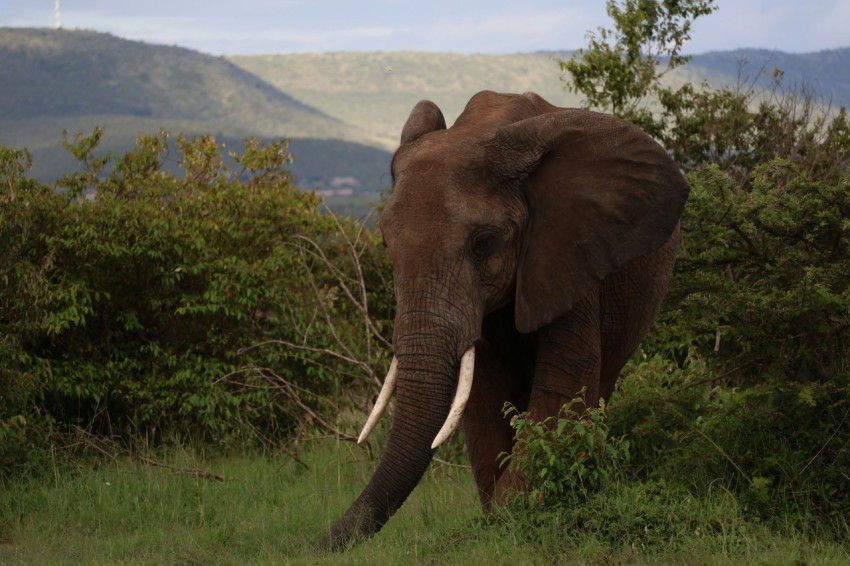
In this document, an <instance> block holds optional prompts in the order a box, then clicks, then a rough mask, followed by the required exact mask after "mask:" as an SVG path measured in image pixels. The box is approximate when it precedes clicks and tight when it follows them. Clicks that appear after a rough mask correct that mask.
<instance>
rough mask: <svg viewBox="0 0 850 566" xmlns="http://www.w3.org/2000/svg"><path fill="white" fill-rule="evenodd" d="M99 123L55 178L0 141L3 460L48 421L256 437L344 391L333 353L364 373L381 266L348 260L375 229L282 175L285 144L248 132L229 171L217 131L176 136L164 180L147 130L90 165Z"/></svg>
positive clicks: (161, 155) (384, 296)
mask: <svg viewBox="0 0 850 566" xmlns="http://www.w3.org/2000/svg"><path fill="white" fill-rule="evenodd" d="M100 135H101V132H100V131H99V130H96V131H95V132H94V133H93V134H92V135H91V136H77V137H76V139H75V140H74V141H73V142H68V148H69V150H70V151H72V152H73V153H74V155H75V156H76V157H77V158H78V159H79V160H80V161H81V162H82V163H83V165H84V167H83V170H82V171H81V172H78V173H74V174H71V175H67V176H66V177H64V178H63V179H62V180H61V181H59V182H58V183H57V185H56V188H55V189H54V187H50V186H48V185H43V184H41V183H38V182H36V181H33V180H31V179H29V178H27V177H26V176H25V175H24V173H25V169H26V166H27V165H28V157H27V155H26V152H24V151H17V150H7V149H4V150H3V151H2V153H0V180H2V182H0V202H2V203H3V205H4V214H3V217H2V224H0V234H2V239H3V241H4V242H7V243H8V244H7V245H6V246H5V247H4V248H3V249H2V251H0V268H2V282H3V292H2V298H0V308H2V310H0V328H2V336H3V338H2V342H0V348H2V354H3V359H4V363H3V364H2V367H0V372H2V379H0V401H2V405H0V411H2V413H0V416H2V418H3V420H0V439H2V440H3V443H2V445H0V454H2V458H0V463H1V464H2V467H0V474H2V475H6V476H11V475H13V474H14V473H16V472H19V471H20V470H22V469H26V468H28V467H32V466H37V465H40V464H41V462H40V461H39V457H40V456H43V454H44V449H45V448H46V441H47V439H48V433H49V431H50V430H51V427H52V429H53V430H54V431H56V432H64V433H74V431H75V430H76V428H77V427H80V426H82V427H84V428H85V430H87V431H89V432H92V433H96V434H100V435H119V436H121V437H122V438H127V439H139V440H145V441H151V442H159V440H160V439H163V438H170V437H172V436H176V437H178V438H189V437H190V436H191V437H192V438H195V439H196V440H203V441H206V442H211V443H212V444H213V445H219V446H228V445H231V444H233V443H234V442H236V441H238V442H239V443H240V445H245V444H246V443H247V444H248V445H250V444H252V443H253V444H258V443H263V442H267V440H265V439H266V438H280V437H282V436H285V435H287V434H288V433H289V432H291V431H292V430H293V429H295V428H296V427H297V426H299V423H300V420H301V416H302V415H303V413H304V411H305V410H307V411H310V410H312V409H315V408H316V406H317V403H318V402H319V401H318V399H319V397H318V396H322V397H327V396H328V394H329V393H331V392H332V391H336V390H338V388H340V387H341V386H345V387H346V388H350V387H352V386H355V387H356V384H357V376H356V375H354V374H353V372H355V371H356V368H354V369H352V368H351V367H349V364H347V363H345V362H346V361H350V360H352V359H354V358H356V359H358V360H362V361H363V362H364V363H366V362H368V363H369V366H368V367H364V368H362V369H361V370H359V371H361V373H362V372H363V371H365V372H366V373H365V375H366V376H367V377H368V378H373V377H374V376H373V374H372V373H371V372H372V369H371V368H372V367H376V366H377V365H378V364H379V363H380V361H381V359H382V356H383V354H382V351H378V350H376V349H375V347H374V343H379V342H378V341H380V340H384V338H383V335H382V334H381V332H382V331H383V327H381V328H378V327H368V328H367V330H369V335H368V336H362V334H363V329H364V326H363V325H362V324H359V323H358V322H357V321H358V320H359V319H361V318H362V315H363V314H368V313H369V311H368V308H369V304H367V303H366V299H365V296H364V292H365V286H366V285H368V286H369V287H370V291H371V296H370V304H371V305H372V307H373V308H377V309H378V310H377V311H376V312H377V313H378V314H377V316H378V318H376V319H375V320H377V321H380V320H383V319H384V318H386V317H387V316H388V315H387V309H388V308H389V307H388V305H389V302H390V301H389V296H390V291H389V286H388V285H387V284H386V283H385V280H384V279H383V277H385V275H384V274H383V271H385V268H384V267H382V266H385V265H386V262H385V261H383V260H381V259H379V258H375V259H374V260H371V261H369V262H368V263H366V264H364V265H363V266H361V265H360V263H359V258H360V257H361V256H363V255H365V256H366V257H372V256H373V255H374V251H373V250H374V248H375V245H374V236H372V235H370V234H368V233H366V232H364V231H363V229H362V227H360V226H358V225H354V224H351V223H349V222H343V221H342V220H340V219H338V218H336V217H334V216H331V215H327V214H322V212H321V210H320V209H319V201H318V200H317V199H316V198H315V197H313V196H311V195H309V194H306V193H303V192H301V191H299V190H297V189H295V188H294V187H293V186H292V185H291V183H290V178H289V177H288V175H287V172H286V169H285V166H286V164H287V163H288V162H289V161H290V157H289V155H288V153H287V152H286V145H285V143H282V142H278V143H274V144H271V145H268V146H262V145H260V144H258V143H257V142H256V141H254V140H248V141H246V142H245V149H244V152H242V153H241V154H234V155H233V156H232V157H233V161H234V163H236V164H238V166H239V167H240V169H239V170H230V168H229V167H228V166H227V165H226V164H225V162H224V161H223V160H222V159H221V156H220V147H219V146H218V144H217V143H216V141H215V139H214V138H212V137H198V138H194V139H187V138H183V137H178V139H177V142H176V145H177V147H178V148H179V157H178V163H179V165H180V167H181V169H182V174H181V175H179V176H178V175H173V174H170V173H167V172H165V171H163V170H162V165H163V162H164V160H165V158H166V155H167V152H168V143H167V138H168V134H167V133H164V132H161V133H160V134H158V135H156V136H141V137H140V138H139V140H138V143H137V145H136V148H135V149H134V150H133V151H132V152H129V153H127V154H125V155H124V156H123V157H120V158H118V159H116V160H115V161H114V164H113V165H114V167H113V168H112V170H111V172H110V173H109V174H105V173H104V170H105V168H106V166H107V164H108V163H109V162H110V156H108V155H98V154H97V153H96V151H97V143H98V140H99V138H100ZM56 189H58V190H56ZM330 257H333V258H337V259H336V260H335V263H334V268H335V271H334V272H333V273H329V272H327V271H325V270H323V269H321V267H323V266H324V265H325V264H327V263H328V262H329V261H330V259H329V258H330ZM376 269H377V270H380V271H375V270H376ZM351 281H353V282H354V283H356V284H357V285H359V286H360V287H354V286H353V283H352V282H351ZM343 292H345V293H348V295H344V294H343ZM358 301H360V302H358ZM370 323H371V320H370ZM329 324H333V328H332V332H328V325H329ZM372 335H374V336H372ZM357 336H359V337H357ZM305 344H308V345H309V348H300V347H299V346H301V345H305ZM334 348H337V350H333V349H334ZM339 348H344V350H343V351H342V353H339V354H337V356H336V357H333V356H330V355H329V354H327V352H331V351H333V352H337V351H338V349H339Z"/></svg>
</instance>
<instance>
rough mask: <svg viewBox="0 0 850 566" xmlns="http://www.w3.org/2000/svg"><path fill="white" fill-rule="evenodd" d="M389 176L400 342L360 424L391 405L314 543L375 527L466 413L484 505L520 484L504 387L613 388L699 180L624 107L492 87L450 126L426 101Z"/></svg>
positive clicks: (649, 312)
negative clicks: (509, 457)
mask: <svg viewBox="0 0 850 566" xmlns="http://www.w3.org/2000/svg"><path fill="white" fill-rule="evenodd" d="M391 178H392V192H391V194H390V196H389V198H388V200H387V202H386V205H385V208H384V210H383V212H382V214H381V218H380V229H381V232H382V234H383V238H384V243H385V245H386V247H387V250H388V253H389V257H390V259H391V262H392V269H393V275H394V287H395V289H394V290H395V299H396V315H395V326H394V329H393V350H394V358H393V362H392V364H391V366H390V371H389V373H388V375H387V378H386V380H385V382H384V388H383V390H382V391H381V393H380V394H379V396H378V399H377V401H376V404H375V409H374V410H373V412H372V415H371V416H370V417H369V419H368V421H367V425H366V427H365V428H364V432H363V434H361V438H360V441H363V440H364V438H365V436H366V435H367V434H368V433H369V431H370V430H371V428H372V427H373V426H374V424H375V422H376V421H377V419H378V417H379V416H380V413H381V412H382V411H383V408H384V407H386V404H387V402H388V401H389V399H390V395H391V394H392V392H393V390H395V393H396V406H395V410H394V417H393V422H392V425H391V427H390V431H389V438H388V440H387V446H386V448H385V450H384V453H383V455H382V457H381V460H380V462H379V463H378V466H377V468H376V470H375V472H374V474H373V475H372V477H371V479H370V481H369V482H368V484H367V486H366V487H365V488H364V489H363V491H362V493H361V494H360V496H359V497H358V498H357V499H356V501H355V502H354V503H353V504H352V505H351V507H350V508H349V509H348V511H347V512H346V513H345V514H344V515H343V516H342V517H341V518H340V519H339V520H338V521H337V523H336V524H335V525H333V526H332V527H331V528H330V530H329V531H328V532H327V533H326V534H325V535H324V537H323V538H322V539H321V540H320V541H319V542H318V545H317V546H318V547H319V548H320V549H328V550H343V549H345V548H347V547H348V546H349V545H351V544H353V543H354V542H356V541H358V540H362V539H364V538H366V537H369V536H371V535H372V534H374V533H375V532H377V531H378V530H379V529H380V528H381V527H382V526H383V525H384V524H385V523H386V521H387V520H388V519H389V517H390V516H391V515H392V514H393V513H394V512H395V511H396V510H397V509H398V508H399V507H400V506H401V505H402V503H403V502H404V501H405V499H406V498H407V497H408V495H409V494H410V493H411V492H412V491H413V489H414V488H415V487H416V485H417V483H418V482H419V480H420V479H421V477H422V475H423V474H424V472H425V470H426V469H427V467H428V465H429V463H430V461H431V459H432V456H433V454H434V450H435V449H436V447H437V446H438V445H439V444H440V443H441V442H442V441H444V440H445V439H446V438H447V437H448V436H449V435H450V434H451V433H452V432H453V431H454V430H455V429H456V428H457V427H458V426H459V425H460V423H461V422H462V426H463V432H464V436H465V441H466V446H467V451H468V455H469V459H470V462H471V465H472V470H473V474H474V477H475V482H476V484H477V488H478V493H479V497H480V500H481V503H482V504H483V506H484V509H485V510H491V509H493V508H494V507H495V506H498V505H499V504H500V503H502V502H503V501H504V499H505V496H506V494H508V493H509V491H510V489H511V488H512V487H515V486H518V485H521V483H522V480H521V478H518V477H517V476H516V473H515V472H514V471H513V470H512V468H510V467H507V468H505V467H502V466H500V464H499V462H498V456H499V454H501V453H503V452H510V451H511V447H512V445H513V442H515V439H514V434H513V432H514V431H513V429H512V428H511V426H510V423H509V421H508V419H507V418H506V417H505V416H504V414H503V406H504V404H505V402H510V403H512V404H513V405H514V406H515V407H516V408H517V409H518V410H519V411H522V412H525V411H528V412H529V413H530V414H531V416H532V418H534V419H544V418H546V417H549V416H553V415H557V414H558V412H559V410H560V409H561V408H562V406H563V405H564V404H565V403H567V402H569V401H571V400H573V399H574V398H576V397H577V396H579V394H580V393H583V395H584V401H583V402H584V403H585V405H586V406H589V407H590V406H597V405H598V403H599V400H600V399H607V398H609V396H610V395H611V393H612V391H613V389H614V384H615V381H616V379H617V377H618V374H619V373H620V371H621V369H622V368H623V366H624V365H625V364H626V362H627V361H628V359H629V358H630V357H631V356H632V355H633V353H634V352H635V350H636V349H637V347H638V345H639V343H640V341H641V340H642V339H643V337H644V335H645V334H646V332H647V331H648V329H649V326H650V324H651V322H652V321H653V320H654V318H655V316H656V314H657V311H658V309H659V306H660V303H661V300H662V298H663V296H664V294H665V292H666V290H667V285H668V281H669V279H670V277H671V274H672V271H673V267H674V262H675V256H676V252H677V249H678V245H679V232H680V224H679V218H680V216H681V213H682V210H683V208H684V205H685V201H686V200H687V198H688V193H689V190H690V188H689V186H688V183H687V181H686V180H685V179H684V177H683V176H682V174H681V172H680V170H679V168H678V167H677V166H676V164H675V163H674V162H673V160H672V159H671V158H670V156H669V155H668V154H667V152H666V151H665V150H664V149H663V148H662V147H661V146H659V145H658V144H657V143H656V142H655V141H654V140H653V139H652V138H651V137H649V136H648V135H647V134H646V133H644V132H643V131H642V130H640V129H639V128H638V127H637V126H635V125H633V124H631V123H630V122H627V121H625V120H622V119H619V118H616V117H614V116H611V115H607V114H603V113H597V112H592V111H589V110H581V109H568V108H560V107H557V106H554V105H552V104H550V103H548V102H547V101H545V100H544V99H543V98H541V97H540V96H538V95H536V94H534V93H526V94H522V95H519V94H501V93H495V92H491V91H483V92H479V93H478V94H476V95H474V96H473V97H472V98H471V99H470V100H469V102H468V103H467V105H466V107H465V108H464V110H463V112H462V113H461V114H460V115H459V117H458V118H457V120H456V121H455V123H454V124H453V125H452V126H451V127H450V128H447V127H446V121H445V119H444V117H443V113H442V112H441V110H440V109H439V107H438V106H437V105H436V104H434V103H433V102H431V101H428V100H423V101H420V102H419V103H417V104H416V106H415V107H414V108H413V110H412V111H411V113H410V115H409V117H408V119H407V121H406V123H405V124H404V127H403V129H402V132H401V140H400V145H399V148H398V150H397V151H396V153H395V154H394V155H393V158H392V161H391Z"/></svg>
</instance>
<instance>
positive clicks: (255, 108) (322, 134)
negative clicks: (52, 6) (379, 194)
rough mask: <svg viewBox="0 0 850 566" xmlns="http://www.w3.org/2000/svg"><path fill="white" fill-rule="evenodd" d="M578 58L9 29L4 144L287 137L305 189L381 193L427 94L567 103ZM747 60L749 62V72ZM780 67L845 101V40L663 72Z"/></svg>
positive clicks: (4, 43)
mask: <svg viewBox="0 0 850 566" xmlns="http://www.w3.org/2000/svg"><path fill="white" fill-rule="evenodd" d="M571 53H572V52H571V51H567V50H565V51H562V52H555V51H538V52H533V53H518V54H508V55H486V54H478V55H468V54H460V53H428V52H417V51H405V52H398V51H388V52H359V53H352V52H336V53H299V54H277V55H252V56H239V57H223V56H222V57H216V56H212V55H208V54H204V53H200V52H197V51H194V50H191V49H187V48H183V47H178V46H167V45H152V44H148V43H144V42H141V41H135V40H128V39H123V38H120V37H117V36H114V35H111V34H106V33H100V32H95V31H87V30H52V29H19V28H0V68H2V69H3V71H2V72H0V143H3V144H5V145H8V146H12V147H24V146H26V147H28V148H29V149H30V150H31V151H32V153H33V156H34V160H35V163H36V167H35V169H34V174H35V175H36V176H38V177H39V178H43V179H50V178H56V177H58V176H60V175H61V174H62V173H64V172H67V171H70V170H72V169H73V168H74V166H75V163H74V161H73V159H72V158H71V156H70V155H68V154H67V152H64V151H62V150H61V149H60V141H61V135H62V131H63V130H67V131H69V132H71V133H74V132H84V133H85V132H90V131H91V130H92V129H93V128H94V127H95V126H102V127H104V128H105V131H106V133H105V135H104V140H103V143H102V149H103V150H104V151H119V152H120V151H124V150H126V149H128V148H129V147H130V146H132V144H133V142H134V140H135V138H136V137H137V136H138V134H139V133H140V132H143V131H144V132H156V131H158V130H159V129H166V130H169V131H171V132H174V133H176V132H182V133H185V134H187V135H194V134H213V135H216V136H217V137H219V138H220V139H223V140H224V139H226V140H228V145H229V146H231V143H230V142H231V141H232V140H234V139H239V138H244V137H246V136H257V137H261V138H272V139H279V138H281V137H287V138H291V139H292V144H291V149H292V152H293V155H294V156H295V162H294V163H293V164H292V170H293V173H295V174H296V176H297V177H299V178H300V180H301V181H302V183H304V182H309V183H313V186H316V187H318V188H322V187H323V184H325V185H326V184H330V183H331V182H332V181H333V180H334V179H338V178H341V177H343V178H344V177H349V176H351V177H357V179H356V181H357V183H354V186H359V187H360V189H358V190H361V191H365V192H367V193H373V192H374V191H376V190H377V189H379V188H382V187H385V186H386V185H387V184H388V182H389V181H388V178H389V177H388V175H387V171H388V166H389V165H388V164H389V158H390V153H389V152H391V151H393V150H394V149H395V147H396V145H397V143H398V134H399V132H400V131H401V127H402V125H403V124H404V121H405V120H406V118H407V115H408V113H409V112H410V109H411V108H412V107H413V105H414V104H416V102H418V101H419V100H420V99H422V98H429V99H431V100H434V101H435V102H437V103H438V104H439V105H440V107H441V108H442V109H443V112H444V114H445V115H446V118H447V121H448V122H449V123H451V122H452V121H453V120H454V118H455V117H456V116H457V115H458V114H459V113H460V112H461V111H462V109H463V107H464V106H465V104H466V101H467V100H468V99H469V97H470V96H472V95H473V94H474V93H475V92H477V91H479V90H485V89H489V90H501V91H505V92H524V91H534V92H537V93H538V94H540V95H541V96H543V97H544V98H547V99H548V100H549V101H550V102H552V103H553V104H557V105H559V106H580V105H581V100H580V98H579V97H578V96H577V95H574V94H572V93H569V92H568V91H566V89H565V86H566V84H565V83H564V81H563V80H562V77H561V75H562V72H561V71H560V68H559V66H558V59H565V58H567V57H569V56H570V55H571ZM741 60H747V61H749V63H748V64H747V65H744V72H743V74H742V73H741V72H740V71H739V61H741ZM774 66H776V67H779V68H782V69H783V70H784V71H785V80H786V84H788V85H794V84H797V83H799V82H802V81H804V80H805V81H809V82H811V83H812V84H814V85H815V88H816V92H818V91H819V92H822V93H823V94H824V95H825V98H826V99H827V101H830V100H831V101H832V102H833V104H834V105H836V106H838V105H842V104H843V105H845V106H847V105H848V104H850V48H840V49H835V50H825V51H821V52H813V53H809V54H788V53H783V52H777V51H771V50H763V49H740V50H734V51H724V52H709V53H706V54H700V55H696V56H694V58H693V60H692V62H691V63H690V64H689V65H687V66H685V67H683V68H680V69H677V70H675V71H674V72H673V73H671V74H670V76H669V79H667V80H670V81H673V82H674V83H676V82H678V83H683V82H685V81H690V82H702V81H703V80H706V81H708V82H709V83H710V84H712V86H718V85H719V84H723V83H727V84H728V83H734V81H736V80H738V81H740V80H741V79H742V77H746V78H747V79H748V80H752V81H753V82H756V83H758V84H760V85H762V84H763V85H768V86H769V84H770V83H771V81H772V80H773V78H772V76H773V73H772V68H773V67H774ZM763 71H764V72H763ZM768 71H771V72H768ZM750 77H752V78H750Z"/></svg>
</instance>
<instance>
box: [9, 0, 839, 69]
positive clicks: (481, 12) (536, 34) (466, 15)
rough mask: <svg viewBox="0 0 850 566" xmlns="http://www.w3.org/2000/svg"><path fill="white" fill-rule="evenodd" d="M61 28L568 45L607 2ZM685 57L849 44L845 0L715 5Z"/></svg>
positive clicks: (315, 46)
mask: <svg viewBox="0 0 850 566" xmlns="http://www.w3.org/2000/svg"><path fill="white" fill-rule="evenodd" d="M54 1H55V0H0V27H7V26H11V27H50V26H53V24H54ZM61 2H62V3H61V17H62V26H63V27H64V28H67V29H74V28H83V29H93V30H97V31H106V32H110V33H112V34H115V35H118V36H120V37H124V38H128V39H139V40H143V41H147V42H151V43H164V44H174V45H181V46H184V47H189V48H192V49H197V50H199V51H203V52H205V53H210V54H213V55H222V54H257V53H289V52H325V51H379V50H380V51H397V50H424V51H455V52H461V53H516V52H527V51H537V50H565V49H574V48H577V47H581V46H582V45H584V44H585V43H586V41H585V35H586V32H587V31H588V30H594V29H596V28H597V27H598V26H600V25H609V20H608V18H607V15H606V13H605V1H604V0H203V1H198V0H192V1H190V0H137V1H135V2H132V1H130V0H61ZM715 4H716V5H717V6H719V11H717V12H715V13H714V14H712V15H711V16H707V17H704V18H702V19H701V20H698V21H697V23H696V25H695V29H694V31H693V34H692V37H693V40H692V41H691V43H690V44H689V46H688V48H687V51H688V52H691V53H703V52H706V51H713V50H727V49H734V48H737V47H762V48H767V49H775V50H779V51H787V52H792V53H807V52H812V51H820V50H822V49H833V48H836V47H848V46H850V0H716V2H715Z"/></svg>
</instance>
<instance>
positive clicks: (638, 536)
mask: <svg viewBox="0 0 850 566" xmlns="http://www.w3.org/2000/svg"><path fill="white" fill-rule="evenodd" d="M298 459H299V460H300V462H299V461H296V459H295V458H293V457H292V456H288V455H286V454H283V453H279V454H274V455H256V454H243V455H232V456H224V457H223V456H216V457H214V456H209V457H205V456H204V455H203V454H201V453H197V452H192V451H188V450H185V449H178V450H173V451H172V452H171V453H170V454H169V455H167V456H164V457H160V458H159V461H161V462H163V463H164V464H166V465H167V467H157V466H152V465H150V464H145V463H141V462H140V461H139V460H131V459H118V460H112V461H108V462H107V461H100V462H99V463H98V462H95V463H90V464H87V465H79V466H77V467H75V468H70V469H61V470H60V468H59V467H57V468H56V471H55V473H54V475H53V476H52V477H49V478H43V479H41V480H38V481H35V480H31V481H18V482H12V483H10V484H7V485H4V486H3V489H2V492H0V564H75V565H76V564H98V565H99V564H204V565H214V564H317V563H326V562H331V563H334V564H379V563H380V564H436V563H439V564H688V565H692V564H846V563H848V560H850V554H848V549H846V548H842V547H840V546H838V545H835V544H830V543H827V542H823V541H818V540H817V539H810V538H807V537H803V536H802V535H799V534H794V532H793V531H791V530H789V531H788V533H785V534H783V533H777V532H775V531H772V530H770V529H768V528H766V527H764V526H760V525H759V524H757V523H754V522H751V521H749V520H748V519H747V513H746V511H745V510H744V509H743V508H742V507H741V506H740V505H739V504H738V503H737V502H736V501H735V499H734V498H733V497H732V496H731V495H729V494H727V493H726V492H724V491H722V490H718V491H717V492H716V493H714V494H713V495H712V496H711V497H709V498H706V499H704V500H700V501H697V500H694V499H693V498H692V497H690V496H689V495H687V494H685V493H680V492H677V491H675V490H665V489H660V488H659V486H657V485H656V486H649V487H647V486H644V485H642V484H633V485H625V486H619V487H618V488H617V489H614V490H610V491H609V492H608V493H603V494H600V495H599V497H597V498H594V499H593V500H591V501H590V502H588V504H587V507H586V508H585V509H580V510H577V511H575V512H574V513H573V514H572V515H568V516H562V515H560V516H553V517H548V518H547V517H545V516H542V517H541V516H537V517H536V518H535V519H534V520H533V521H531V522H529V521H527V520H524V519H523V515H522V513H520V512H515V513H513V514H512V513H510V512H504V513H502V514H501V515H499V516H498V517H491V518H486V517H484V516H483V514H482V512H481V510H480V506H479V505H478V501H477V496H476V494H475V488H474V485H473V482H472V479H471V474H470V472H469V471H468V470H467V469H464V468H458V467H448V466H439V465H435V466H433V467H432V468H431V470H430V471H429V472H428V473H427V474H426V477H425V478H424V479H423V481H422V483H421V484H420V485H419V487H418V488H417V490H416V491H415V492H414V494H413V495H412V496H411V498H410V500H409V501H408V502H407V503H406V504H405V506H404V507H403V508H402V509H401V510H400V511H399V512H398V514H397V515H396V516H395V517H394V518H393V519H392V520H391V521H390V523H389V524H388V525H387V527H386V528H385V529H383V530H382V531H381V532H380V533H379V534H378V535H377V536H376V537H374V538H373V539H372V540H369V541H367V542H365V543H364V544H362V545H360V546H358V547H356V548H354V549H352V550H350V551H349V552H347V553H345V554H342V555H336V556H332V557H328V556H322V555H319V554H316V553H315V552H314V551H313V549H312V547H313V544H314V543H315V541H316V540H317V539H318V538H319V537H320V536H321V534H322V533H323V532H324V531H325V529H327V528H328V527H329V526H330V525H331V524H332V523H333V522H334V521H335V520H336V519H337V517H338V516H339V515H340V513H341V512H342V511H343V510H344V509H345V508H346V506H347V505H348V504H350V503H351V501H352V500H353V499H354V498H355V497H356V496H357V494H358V493H359V490H360V489H361V488H362V487H363V486H364V485H365V483H366V481H367V479H368V477H369V474H370V470H371V469H372V466H373V464H374V463H373V462H370V460H369V457H368V454H367V452H366V451H364V450H362V449H360V448H357V447H355V446H353V445H351V444H347V443H346V444H338V443H336V442H335V441H333V440H327V439H325V440H315V441H311V442H308V443H306V444H305V443H302V444H301V447H300V449H299V455H298ZM176 470H204V471H207V472H209V473H212V474H216V475H218V476H222V477H223V478H224V480H223V481H216V480H214V479H209V478H207V479H204V478H201V477H198V476H196V475H192V474H190V473H178V472H177V471H176ZM531 524H536V526H530V525H531ZM789 533H790V534H789Z"/></svg>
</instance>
